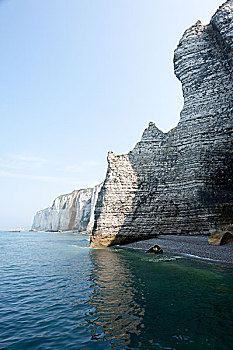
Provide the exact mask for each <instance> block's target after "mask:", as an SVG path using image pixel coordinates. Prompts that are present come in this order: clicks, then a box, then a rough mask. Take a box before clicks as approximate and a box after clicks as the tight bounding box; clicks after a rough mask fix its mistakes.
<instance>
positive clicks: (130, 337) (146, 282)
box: [0, 232, 233, 350]
mask: <svg viewBox="0 0 233 350" xmlns="http://www.w3.org/2000/svg"><path fill="white" fill-rule="evenodd" d="M232 291H233V269H232V268H230V267H229V266H228V267H226V266H223V265H221V264H219V263H211V262H203V261H199V260H193V259H186V258H182V257H175V256H173V255H170V256H159V257H158V256H148V255H146V254H145V253H144V252H142V251H140V250H129V249H122V248H107V249H89V248H88V236H84V235H69V234H62V233H29V232H23V233H22V232H21V233H4V232H0V349H9V350H10V349H17V350H20V349H33V350H34V349H35V350H44V349H45V350H47V349H78V350H79V349H104V350H105V349H169V350H170V349H185V350H186V349H190V350H194V349H198V350H202V349H204V350H205V349H211V350H218V349H219V350H220V349H221V350H224V349H226V350H229V349H231V348H232V342H233V336H232V330H233V322H232V320H233V310H232V309H233V294H232Z"/></svg>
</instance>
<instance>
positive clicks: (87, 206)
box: [32, 184, 102, 232]
mask: <svg viewBox="0 0 233 350" xmlns="http://www.w3.org/2000/svg"><path fill="white" fill-rule="evenodd" d="M101 187H102V184H100V185H97V186H95V187H94V188H87V189H82V190H75V191H73V192H72V193H68V194H64V195H61V196H59V197H57V198H56V199H55V200H54V201H53V204H52V206H51V207H49V208H46V209H43V210H40V211H38V212H37V213H36V215H35V216H34V220H33V224H32V230H38V231H59V230H62V231H69V230H74V231H78V232H82V231H88V232H91V230H92V228H93V224H94V209H95V204H96V200H97V197H98V193H99V191H100V189H101Z"/></svg>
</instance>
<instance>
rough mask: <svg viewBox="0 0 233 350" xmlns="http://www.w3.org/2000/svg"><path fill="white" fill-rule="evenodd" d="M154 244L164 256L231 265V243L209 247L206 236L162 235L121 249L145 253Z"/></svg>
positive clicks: (232, 260) (232, 261) (232, 257)
mask: <svg viewBox="0 0 233 350" xmlns="http://www.w3.org/2000/svg"><path fill="white" fill-rule="evenodd" d="M154 244H157V245H159V246H160V247H161V248H162V249H163V252H164V253H165V254H166V253H173V254H180V255H185V256H187V257H190V258H196V259H202V260H208V261H213V262H221V263H227V264H233V242H231V243H228V244H225V245H222V246H215V245H210V244H209V243H208V236H177V235H164V236H159V237H157V238H151V239H147V240H144V241H139V242H133V243H129V244H124V245H123V247H126V248H133V249H142V250H145V251H147V250H148V249H149V248H150V247H151V246H153V245H154Z"/></svg>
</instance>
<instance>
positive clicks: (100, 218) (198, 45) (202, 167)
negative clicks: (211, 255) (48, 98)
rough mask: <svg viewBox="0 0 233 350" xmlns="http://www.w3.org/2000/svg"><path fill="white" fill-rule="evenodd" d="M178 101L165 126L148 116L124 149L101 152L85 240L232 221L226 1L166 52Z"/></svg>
mask: <svg viewBox="0 0 233 350" xmlns="http://www.w3.org/2000/svg"><path fill="white" fill-rule="evenodd" d="M174 69H175V74H176V76H177V78H178V79H179V80H180V81H181V83H182V89H183V97H184V107H183V110H182V112H181V115H180V121H179V123H178V125H177V127H176V128H174V129H173V130H171V131H170V132H168V133H163V132H162V131H160V130H159V129H158V128H157V127H156V126H155V125H154V124H153V123H150V124H149V126H148V128H147V129H146V130H145V131H144V133H143V135H142V139H141V141H140V142H139V143H138V144H137V145H136V146H135V148H134V149H133V150H132V151H131V152H129V154H127V155H120V156H117V155H115V154H114V153H112V152H109V154H108V170H107V175H106V178H105V181H104V184H103V187H102V189H101V191H100V194H99V197H98V200H97V204H96V209H95V222H94V228H93V232H92V237H91V247H98V246H107V245H112V244H118V243H124V242H129V241H133V240H137V239H141V238H146V237H152V236H153V235H157V234H160V233H163V234H172V233H173V234H206V233H209V232H210V231H212V230H219V229H220V230H221V229H223V228H224V227H225V226H228V225H231V224H232V222H233V171H232V169H233V148H232V146H233V145H232V136H233V135H232V126H233V115H232V114H233V105H232V103H233V99H232V97H233V96H232V93H233V0H228V1H226V2H225V3H224V4H223V5H222V6H221V7H220V8H219V9H218V10H217V12H216V14H215V15H214V16H213V17H212V19H211V21H210V24H208V25H205V26H204V25H202V24H201V22H200V21H198V22H197V23H196V24H195V25H193V26H192V27H191V28H189V29H187V30H186V31H185V33H184V35H183V37H182V39H181V40H180V42H179V44H178V47H177V49H176V50H175V54H174Z"/></svg>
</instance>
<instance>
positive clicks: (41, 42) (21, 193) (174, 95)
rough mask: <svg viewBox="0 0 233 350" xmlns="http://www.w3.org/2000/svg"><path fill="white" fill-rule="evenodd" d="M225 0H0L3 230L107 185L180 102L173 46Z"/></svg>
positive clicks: (168, 124) (168, 123) (171, 119)
mask: <svg viewBox="0 0 233 350" xmlns="http://www.w3.org/2000/svg"><path fill="white" fill-rule="evenodd" d="M221 3H222V1H218V0H205V1H203V0H189V1H187V0H186V1H185V0H176V1H174V0H168V1H157V0H117V1H116V0H114V1H113V0H49V1H48V0H20V1H19V0H2V1H1V0H0V42H1V54H0V117H1V137H0V194H1V210H0V229H11V228H15V227H16V226H23V227H30V225H31V223H32V219H33V215H34V213H35V211H37V210H39V209H42V208H45V207H47V206H49V205H51V203H52V200H53V199H54V198H55V197H56V196H57V195H60V194H62V193H68V192H71V191H72V190H74V189H78V188H85V187H90V186H93V185H95V184H97V183H100V182H101V181H102V180H103V179H104V176H105V172H106V165H107V163H106V155H107V152H108V151H110V150H111V151H114V152H115V153H126V152H128V151H129V150H130V149H132V148H133V146H134V145H135V143H136V142H137V141H138V140H139V139H140V137H141V134H142V132H143V129H144V128H145V127H146V126H147V125H148V122H149V121H154V122H155V123H156V125H157V126H158V127H159V128H160V129H162V130H163V131H168V130H169V129H170V128H172V127H174V126H175V125H176V124H177V122H178V119H179V113H180V110H181V108H182V94H181V86H180V83H179V82H178V80H177V79H176V78H175V76H174V74H173V51H174V49H175V47H176V45H177V43H178V41H179V40H180V38H181V36H182V33H183V32H184V30H185V29H187V28H188V27H189V26H190V25H192V24H194V23H195V22H196V21H197V20H198V19H200V20H201V21H202V22H203V23H204V24H207V23H208V22H209V20H210V17H211V15H212V14H213V13H214V12H215V10H216V9H217V7H218V6H219V5H221Z"/></svg>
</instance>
